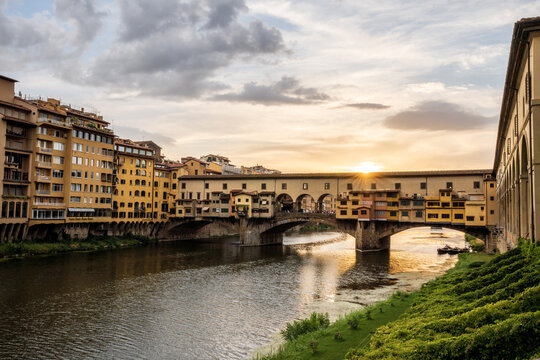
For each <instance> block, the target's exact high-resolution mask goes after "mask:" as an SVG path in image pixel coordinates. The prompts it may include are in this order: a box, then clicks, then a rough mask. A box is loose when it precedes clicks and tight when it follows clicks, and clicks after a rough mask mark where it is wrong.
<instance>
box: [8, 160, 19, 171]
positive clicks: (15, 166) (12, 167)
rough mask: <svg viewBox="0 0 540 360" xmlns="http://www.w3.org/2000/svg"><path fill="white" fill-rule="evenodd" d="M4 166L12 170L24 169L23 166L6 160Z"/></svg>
mask: <svg viewBox="0 0 540 360" xmlns="http://www.w3.org/2000/svg"><path fill="white" fill-rule="evenodd" d="M4 165H5V167H7V168H10V169H22V164H21V163H18V162H15V161H9V160H6V161H4Z"/></svg>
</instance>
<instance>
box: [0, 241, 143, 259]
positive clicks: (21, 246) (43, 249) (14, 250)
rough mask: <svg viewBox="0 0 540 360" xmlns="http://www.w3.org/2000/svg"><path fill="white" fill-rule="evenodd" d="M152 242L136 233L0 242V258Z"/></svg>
mask: <svg viewBox="0 0 540 360" xmlns="http://www.w3.org/2000/svg"><path fill="white" fill-rule="evenodd" d="M151 242H153V240H151V239H150V238H147V237H145V236H137V235H125V236H92V237H89V238H87V239H84V240H82V241H71V240H65V241H62V242H55V243H41V242H18V243H11V242H9V243H3V244H0V259H2V258H3V259H12V258H20V257H27V256H36V255H54V254H61V253H68V252H75V251H98V250H105V249H117V248H124V247H134V246H140V245H144V244H148V243H151Z"/></svg>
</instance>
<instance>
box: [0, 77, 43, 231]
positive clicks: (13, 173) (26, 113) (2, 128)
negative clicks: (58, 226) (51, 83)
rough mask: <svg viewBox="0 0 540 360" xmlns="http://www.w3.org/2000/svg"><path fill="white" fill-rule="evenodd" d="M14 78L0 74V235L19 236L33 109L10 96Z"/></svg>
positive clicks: (26, 201) (27, 199) (26, 209)
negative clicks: (0, 200)
mask: <svg viewBox="0 0 540 360" xmlns="http://www.w3.org/2000/svg"><path fill="white" fill-rule="evenodd" d="M16 82H17V80H14V79H10V78H8V77H5V76H0V164H1V165H2V169H1V173H2V177H1V179H2V211H1V219H2V221H1V224H0V238H2V239H4V238H9V239H11V238H21V237H24V236H25V234H26V231H27V223H28V218H29V215H30V205H31V195H32V194H31V180H32V178H33V177H34V172H33V170H34V169H33V166H32V163H33V161H34V147H33V146H34V145H33V140H34V134H35V131H36V112H35V110H34V109H32V108H31V107H29V106H27V104H26V103H25V102H24V101H22V100H21V99H20V98H17V97H15V96H14V93H15V83H16Z"/></svg>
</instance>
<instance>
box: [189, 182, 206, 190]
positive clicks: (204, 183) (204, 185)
mask: <svg viewBox="0 0 540 360" xmlns="http://www.w3.org/2000/svg"><path fill="white" fill-rule="evenodd" d="M182 185H183V186H184V187H183V188H182V189H185V188H186V184H185V183H182ZM204 188H205V189H208V188H210V184H209V183H204Z"/></svg>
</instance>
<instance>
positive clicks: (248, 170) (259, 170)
mask: <svg viewBox="0 0 540 360" xmlns="http://www.w3.org/2000/svg"><path fill="white" fill-rule="evenodd" d="M241 170H242V174H243V175H257V174H280V173H281V171H278V170H271V169H267V168H265V167H264V166H262V165H258V164H257V165H255V166H242V167H241Z"/></svg>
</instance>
